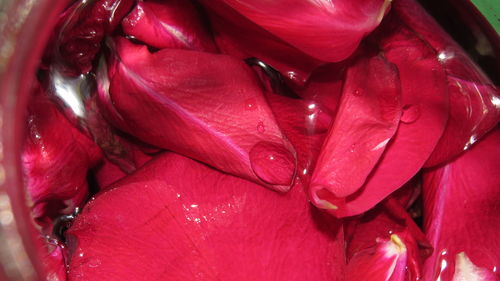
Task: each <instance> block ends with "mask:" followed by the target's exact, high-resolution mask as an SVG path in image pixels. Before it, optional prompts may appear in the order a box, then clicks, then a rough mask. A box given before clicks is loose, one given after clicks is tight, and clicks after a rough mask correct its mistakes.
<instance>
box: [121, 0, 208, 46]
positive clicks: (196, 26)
mask: <svg viewBox="0 0 500 281" xmlns="http://www.w3.org/2000/svg"><path fill="white" fill-rule="evenodd" d="M122 28H123V31H124V32H125V33H126V34H128V35H131V36H133V37H134V38H135V39H138V40H141V41H142V42H144V43H146V44H148V45H150V46H153V47H156V48H159V49H163V48H179V49H190V50H199V51H207V52H216V50H217V48H216V47H215V44H214V42H213V40H212V38H211V35H210V32H209V31H208V30H207V27H206V25H204V22H203V21H202V17H201V14H200V12H199V10H197V8H196V6H195V5H194V4H193V3H192V2H191V1H186V0H174V1H158V0H152V1H145V2H142V1H141V2H138V3H137V5H136V6H135V8H134V9H133V10H132V12H130V14H128V16H127V17H125V18H124V19H123V21H122Z"/></svg>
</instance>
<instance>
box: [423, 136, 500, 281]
mask: <svg viewBox="0 0 500 281" xmlns="http://www.w3.org/2000/svg"><path fill="white" fill-rule="evenodd" d="M498 163H500V130H498V129H495V130H494V131H493V132H492V133H491V134H490V135H488V136H487V137H485V138H484V139H483V140H481V141H480V142H478V143H477V144H476V145H475V146H473V147H472V148H471V149H470V150H469V151H467V152H465V153H464V154H463V155H462V156H460V157H459V158H457V159H456V160H454V161H453V162H451V163H449V164H447V165H445V166H441V167H438V168H434V169H432V170H428V171H426V172H424V185H423V195H424V198H423V199H424V200H423V202H424V222H425V230H426V235H427V237H428V239H429V241H430V242H431V244H432V245H433V247H434V248H435V251H434V253H433V255H432V256H431V258H430V259H429V260H428V261H427V263H426V265H425V280H436V278H437V277H440V278H441V279H440V280H443V281H448V280H452V276H453V273H454V272H456V271H457V268H456V264H455V258H456V255H457V254H459V253H461V252H464V253H465V255H466V256H467V257H468V259H469V260H470V261H471V262H472V263H473V264H475V266H477V267H481V268H485V269H487V270H490V271H493V272H495V271H496V268H498V267H499V266H500V264H499V261H500V243H499V240H498V230H499V229H500V215H499V214H500V213H499V212H498V210H499V208H500V203H499V202H500V173H499V170H498ZM496 274H497V273H496Z"/></svg>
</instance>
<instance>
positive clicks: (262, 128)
mask: <svg viewBox="0 0 500 281" xmlns="http://www.w3.org/2000/svg"><path fill="white" fill-rule="evenodd" d="M257 131H258V132H259V133H264V132H265V131H266V127H265V126H264V123H263V122H262V121H260V122H259V124H257Z"/></svg>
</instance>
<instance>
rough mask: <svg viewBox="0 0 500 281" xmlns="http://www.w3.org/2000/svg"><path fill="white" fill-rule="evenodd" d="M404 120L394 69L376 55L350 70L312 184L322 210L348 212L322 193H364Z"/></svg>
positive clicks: (341, 196) (339, 195)
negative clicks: (364, 186)
mask: <svg viewBox="0 0 500 281" xmlns="http://www.w3.org/2000/svg"><path fill="white" fill-rule="evenodd" d="M400 116H401V89H400V82H399V76H398V72H397V70H396V68H395V67H394V65H392V64H389V63H388V62H387V61H386V60H385V59H384V58H383V57H381V56H374V57H371V58H368V59H361V60H359V61H358V62H357V63H356V64H355V65H354V66H352V67H351V68H349V69H348V71H347V78H346V80H345V83H344V88H343V92H342V98H341V102H340V106H339V109H338V112H337V115H336V117H335V121H334V122H333V125H332V127H331V128H330V130H329V132H328V136H327V138H326V140H325V143H324V144H323V147H322V148H321V152H320V154H319V157H318V160H317V163H316V167H315V169H314V172H313V176H312V180H311V184H310V193H311V195H312V198H313V202H314V203H315V204H316V205H317V206H318V207H320V208H334V210H337V209H339V208H340V209H343V208H345V207H344V206H339V205H337V203H336V202H332V201H330V202H329V203H331V204H328V205H324V200H327V199H326V198H320V195H319V194H317V193H318V192H319V191H321V190H323V192H324V191H326V190H327V191H328V192H329V193H331V194H332V196H334V197H337V198H345V197H347V196H349V195H351V194H353V193H354V192H356V191H357V190H358V189H359V188H361V186H363V184H364V182H365V181H366V178H367V177H368V175H369V174H370V172H371V171H372V169H373V168H374V167H375V165H376V163H377V162H378V161H379V158H380V156H381V155H382V153H383V152H384V150H385V148H386V145H387V144H388V143H389V141H390V140H391V138H392V136H393V135H394V133H395V132H396V129H397V127H398V123H399V118H400ZM367 192H369V191H367ZM374 203H375V204H376V202H374ZM370 207H371V206H370ZM338 211H339V212H340V213H345V212H348V211H343V210H338ZM335 212H336V211H335Z"/></svg>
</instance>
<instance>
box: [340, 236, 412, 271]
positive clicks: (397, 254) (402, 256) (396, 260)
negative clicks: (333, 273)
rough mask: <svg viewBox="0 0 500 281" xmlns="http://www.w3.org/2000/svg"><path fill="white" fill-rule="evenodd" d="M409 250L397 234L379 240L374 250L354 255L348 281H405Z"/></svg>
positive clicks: (349, 268) (348, 268)
mask: <svg viewBox="0 0 500 281" xmlns="http://www.w3.org/2000/svg"><path fill="white" fill-rule="evenodd" d="M407 259H408V250H407V248H406V245H405V244H404V242H403V241H402V240H401V238H400V237H399V236H398V235H397V234H392V235H391V236H390V239H380V238H379V239H377V245H376V246H375V247H374V248H370V249H366V250H363V251H361V252H359V253H357V254H356V255H354V256H353V257H352V258H351V260H350V261H349V263H348V264H347V269H346V277H347V278H346V280H347V281H358V280H366V281H404V280H405V276H406V264H407Z"/></svg>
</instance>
